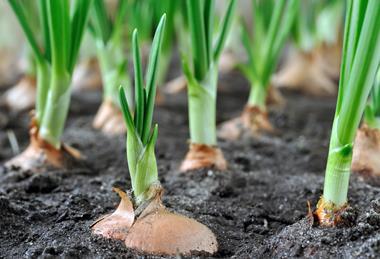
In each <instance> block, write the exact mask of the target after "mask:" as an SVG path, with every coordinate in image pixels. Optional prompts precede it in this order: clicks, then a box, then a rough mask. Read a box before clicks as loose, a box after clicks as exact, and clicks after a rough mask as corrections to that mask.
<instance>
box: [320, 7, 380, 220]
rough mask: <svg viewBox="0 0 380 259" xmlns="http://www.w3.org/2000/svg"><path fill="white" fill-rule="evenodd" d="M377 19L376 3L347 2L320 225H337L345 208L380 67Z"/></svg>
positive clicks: (378, 15)
mask: <svg viewBox="0 0 380 259" xmlns="http://www.w3.org/2000/svg"><path fill="white" fill-rule="evenodd" d="M379 17H380V5H379V3H378V1H376V0H369V1H355V0H349V1H348V5H347V11H346V24H345V30H344V40H343V57H342V65H341V76H340V82H339V92H338V100H337V105H336V111H335V117H334V123H333V127H332V133H331V139H330V148H329V155H328V161H327V166H326V175H325V183H324V189H323V196H322V197H321V199H320V201H319V203H318V206H317V207H318V208H317V212H316V214H317V216H318V217H319V220H320V223H321V224H322V225H327V226H332V225H334V224H335V223H337V222H338V221H339V220H340V213H341V211H343V210H344V208H345V207H346V206H347V192H348V184H349V177H350V167H351V161H352V149H353V142H354V138H355V134H356V131H357V129H358V126H359V123H360V119H361V117H362V114H363V111H364V108H365V105H366V102H367V99H368V95H369V93H370V91H371V87H372V85H373V82H374V79H375V74H376V71H377V69H378V67H379V64H380V31H379V28H380V19H379Z"/></svg>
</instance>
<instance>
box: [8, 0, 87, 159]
mask: <svg viewBox="0 0 380 259" xmlns="http://www.w3.org/2000/svg"><path fill="white" fill-rule="evenodd" d="M8 2H9V3H10V5H11V7H12V9H13V11H14V13H15V14H16V17H17V19H18V21H19V22H20V24H21V27H22V29H23V31H24V33H25V36H26V38H27V40H28V42H29V45H30V47H31V49H32V51H33V53H34V56H35V59H36V67H37V99H36V110H35V118H34V120H33V124H34V125H33V126H34V127H33V131H31V133H32V137H34V140H33V139H32V144H34V148H36V147H35V145H36V143H38V149H39V150H41V149H45V151H46V147H47V146H48V147H49V148H51V149H53V150H60V149H61V135H62V132H63V128H64V124H65V121H66V117H67V113H68V109H69V103H70V81H71V77H72V74H73V70H74V66H75V63H76V60H77V56H78V52H79V47H80V44H81V40H82V35H83V32H84V29H85V26H86V22H87V17H88V12H89V9H90V5H91V3H92V1H91V0H90V1H89V0H77V1H66V0H39V1H38V12H39V15H38V17H39V22H40V24H41V25H40V26H41V31H42V33H41V34H42V35H36V34H35V33H34V32H33V29H32V26H31V24H32V23H34V22H35V20H33V16H32V15H31V12H29V9H28V7H27V6H28V3H30V1H26V0H8ZM40 39H41V40H40ZM29 153H30V151H28V150H27V151H26V152H24V157H25V156H27V155H26V154H29ZM22 156H23V154H21V157H22ZM35 156H37V154H35ZM35 159H36V158H35ZM47 159H49V156H47ZM54 164H55V165H56V164H57V163H56V161H55V162H54Z"/></svg>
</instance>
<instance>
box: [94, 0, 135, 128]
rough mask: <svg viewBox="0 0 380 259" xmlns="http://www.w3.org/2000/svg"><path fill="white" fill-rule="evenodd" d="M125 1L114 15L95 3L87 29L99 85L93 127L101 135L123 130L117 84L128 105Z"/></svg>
mask: <svg viewBox="0 0 380 259" xmlns="http://www.w3.org/2000/svg"><path fill="white" fill-rule="evenodd" d="M127 8H128V5H127V1H124V0H119V1H118V7H117V11H116V14H114V15H113V17H112V16H111V15H110V10H107V6H106V2H105V1H104V0H95V1H94V4H93V8H92V16H91V18H90V23H89V28H90V31H91V34H92V35H93V38H94V40H95V45H96V50H97V58H98V61H99V65H100V72H101V75H102V83H103V103H102V106H101V107H100V109H99V111H98V113H97V115H96V117H95V120H94V123H93V126H94V127H95V128H97V129H101V130H102V131H103V132H105V133H121V132H124V131H125V127H124V123H123V118H122V115H121V111H120V109H119V101H118V89H117V86H118V85H123V86H124V88H125V90H126V93H127V94H126V96H127V98H128V100H129V103H131V105H133V103H132V95H133V92H132V89H131V86H130V78H129V75H128V72H127V66H128V60H127V58H126V55H125V54H124V52H125V50H124V47H125V44H123V36H125V30H124V28H125V19H126V14H127Z"/></svg>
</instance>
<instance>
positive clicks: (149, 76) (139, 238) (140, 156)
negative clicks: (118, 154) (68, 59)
mask: <svg viewBox="0 0 380 259" xmlns="http://www.w3.org/2000/svg"><path fill="white" fill-rule="evenodd" d="M165 18H166V16H165V15H163V17H162V18H161V21H160V23H159V25H158V26H157V30H156V33H155V36H154V39H153V43H152V48H151V51H150V56H149V63H148V68H147V72H146V76H145V84H144V79H143V75H142V67H141V56H140V48H139V43H138V36H137V30H135V31H134V32H133V39H132V42H133V43H132V46H133V60H134V70H135V78H136V80H135V98H134V99H135V102H136V109H135V111H134V113H133V112H132V110H131V109H130V106H129V105H128V100H127V98H126V96H125V92H124V89H123V88H122V87H120V103H121V105H122V111H123V115H124V119H125V123H126V126H127V143H126V145H127V160H128V167H129V173H130V176H131V181H132V190H133V194H134V202H131V200H130V199H129V197H128V196H127V194H126V193H124V192H122V191H121V190H119V189H116V191H117V192H118V193H119V195H120V197H121V202H120V205H119V207H118V208H117V210H116V211H115V212H114V213H112V214H110V215H108V216H105V217H102V218H101V219H100V220H98V221H97V222H95V223H94V224H93V226H92V230H93V232H94V233H95V234H98V235H102V236H104V237H107V238H112V239H119V240H122V241H124V242H125V244H126V246H127V247H130V248H133V249H137V250H139V251H142V252H145V253H148V254H154V255H162V254H164V255H177V254H185V255H190V254H191V253H192V252H201V251H202V252H209V253H214V252H216V249H217V242H216V238H215V236H214V234H213V233H212V232H211V230H209V229H208V228H207V227H206V226H204V225H202V224H200V223H198V222H197V221H195V220H193V219H190V218H187V217H185V216H182V215H178V214H175V213H172V212H169V211H168V210H167V209H166V208H165V206H164V205H163V204H162V201H161V195H162V191H163V190H162V187H161V185H160V183H159V180H158V175H157V162H156V157H155V152H154V147H155V143H156V139H157V134H158V132H157V129H158V127H157V125H155V126H154V127H152V117H153V108H154V101H155V94H156V88H157V86H156V83H157V74H158V65H159V56H160V49H161V46H162V43H163V34H164V26H165Z"/></svg>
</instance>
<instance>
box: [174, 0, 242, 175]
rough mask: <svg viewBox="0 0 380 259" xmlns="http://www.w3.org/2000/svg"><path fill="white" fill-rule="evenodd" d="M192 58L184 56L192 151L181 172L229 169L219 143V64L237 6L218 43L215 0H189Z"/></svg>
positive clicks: (230, 9)
mask: <svg viewBox="0 0 380 259" xmlns="http://www.w3.org/2000/svg"><path fill="white" fill-rule="evenodd" d="M186 4H187V5H186V7H187V17H188V25H189V32H190V34H189V37H191V44H190V51H189V52H191V59H192V60H191V61H192V62H191V63H190V55H186V54H187V53H186V54H185V53H183V55H182V56H183V58H182V63H183V72H184V74H185V76H186V79H187V85H188V101H189V123H190V141H191V145H190V151H189V153H188V154H187V156H186V159H185V160H184V161H183V163H182V166H181V170H182V171H188V170H192V169H197V168H204V167H216V168H218V169H221V170H223V169H225V168H226V162H225V160H224V158H223V154H222V152H221V151H220V150H219V149H217V140H216V111H215V110H216V95H217V83H218V62H219V58H220V55H221V53H222V51H223V47H224V45H225V41H226V38H227V35H228V33H229V31H230V27H231V22H232V19H233V15H234V10H235V7H236V1H235V0H231V1H230V2H229V5H228V8H227V12H226V15H225V17H224V18H223V20H222V21H221V26H220V30H219V34H218V35H217V38H216V40H215V42H214V38H213V35H214V12H215V10H214V4H215V1H214V0H206V1H204V0H187V1H186Z"/></svg>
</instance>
